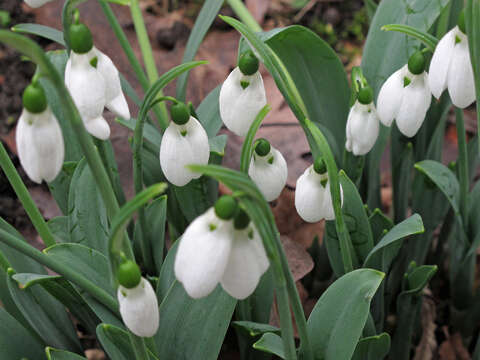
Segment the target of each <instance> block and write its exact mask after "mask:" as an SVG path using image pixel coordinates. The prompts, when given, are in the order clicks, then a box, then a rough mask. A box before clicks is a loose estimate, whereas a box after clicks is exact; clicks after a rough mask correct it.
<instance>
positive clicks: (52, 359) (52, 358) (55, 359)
mask: <svg viewBox="0 0 480 360" xmlns="http://www.w3.org/2000/svg"><path fill="white" fill-rule="evenodd" d="M45 353H46V354H47V360H87V358H85V357H83V356H80V355H77V354H74V353H71V352H68V351H64V350H57V349H54V348H51V347H47V348H46V349H45Z"/></svg>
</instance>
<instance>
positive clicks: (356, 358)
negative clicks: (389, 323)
mask: <svg viewBox="0 0 480 360" xmlns="http://www.w3.org/2000/svg"><path fill="white" fill-rule="evenodd" d="M390 342H391V341H390V335H388V334H387V333H381V334H380V335H375V336H370V337H366V338H363V339H361V340H360V341H359V342H358V344H357V347H356V348H355V353H354V354H353V357H352V360H382V359H384V358H385V356H387V354H388V352H389V351H390Z"/></svg>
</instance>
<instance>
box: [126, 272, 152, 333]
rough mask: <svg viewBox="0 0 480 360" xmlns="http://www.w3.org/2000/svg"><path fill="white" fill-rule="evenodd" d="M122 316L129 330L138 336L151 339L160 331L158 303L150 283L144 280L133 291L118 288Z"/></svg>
mask: <svg viewBox="0 0 480 360" xmlns="http://www.w3.org/2000/svg"><path fill="white" fill-rule="evenodd" d="M117 298H118V303H119V305H120V315H122V320H123V322H124V323H125V325H126V326H127V328H128V329H129V330H130V331H131V332H133V333H134V334H135V335H137V336H141V337H151V336H153V335H155V333H156V332H157V330H158V320H159V313H158V301H157V296H156V295H155V291H154V290H153V288H152V285H150V282H148V281H147V280H145V279H144V278H142V280H141V281H140V284H138V285H137V287H135V288H133V289H127V288H124V287H123V286H119V287H118V291H117Z"/></svg>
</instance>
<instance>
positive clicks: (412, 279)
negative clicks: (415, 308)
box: [404, 265, 438, 295]
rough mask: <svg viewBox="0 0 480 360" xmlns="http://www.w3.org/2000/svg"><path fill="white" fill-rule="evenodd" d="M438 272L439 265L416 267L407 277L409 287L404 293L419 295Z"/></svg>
mask: <svg viewBox="0 0 480 360" xmlns="http://www.w3.org/2000/svg"><path fill="white" fill-rule="evenodd" d="M437 270H438V267H437V265H422V266H419V267H416V268H415V269H414V270H413V271H412V272H411V273H410V274H408V276H407V287H406V289H405V291H404V293H405V294H411V295H419V294H420V292H421V291H422V290H423V289H424V288H425V286H427V284H428V282H429V281H430V279H431V278H432V277H433V276H434V275H435V273H436V272H437Z"/></svg>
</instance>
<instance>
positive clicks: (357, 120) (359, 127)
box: [346, 101, 380, 156]
mask: <svg viewBox="0 0 480 360" xmlns="http://www.w3.org/2000/svg"><path fill="white" fill-rule="evenodd" d="M379 129H380V124H379V119H378V115H377V111H376V110H375V106H374V105H373V104H370V105H362V104H360V103H359V102H358V101H357V102H356V103H355V104H354V105H353V106H352V108H351V109H350V113H349V115H348V120H347V143H346V148H347V150H348V151H352V152H353V153H354V154H355V155H356V156H359V155H365V154H366V153H368V152H369V151H370V150H371V149H372V147H373V146H374V145H375V142H376V141H377V138H378V132H379Z"/></svg>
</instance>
